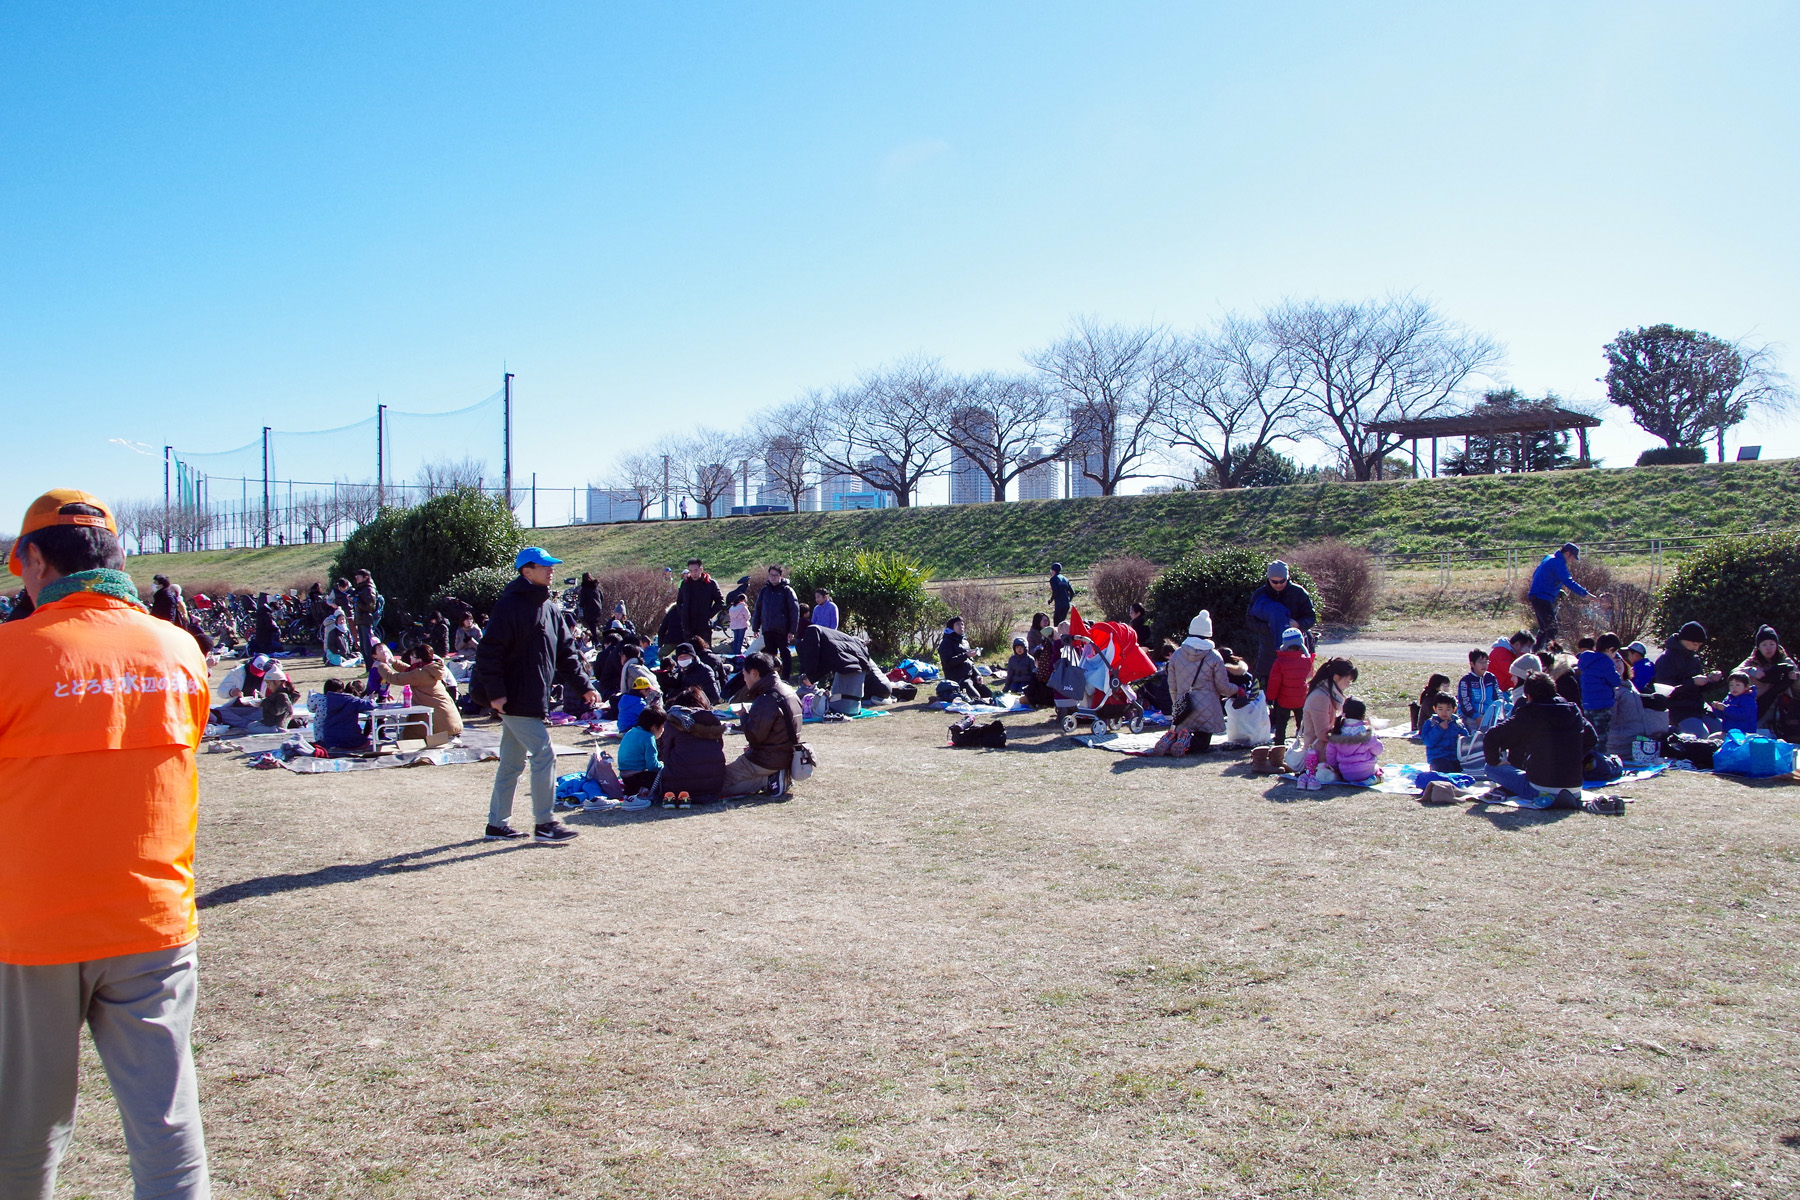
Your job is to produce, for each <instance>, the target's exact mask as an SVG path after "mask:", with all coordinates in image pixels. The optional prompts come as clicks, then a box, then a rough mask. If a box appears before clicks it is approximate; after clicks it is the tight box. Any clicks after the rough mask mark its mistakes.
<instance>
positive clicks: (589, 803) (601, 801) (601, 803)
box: [581, 796, 619, 812]
mask: <svg viewBox="0 0 1800 1200" xmlns="http://www.w3.org/2000/svg"><path fill="white" fill-rule="evenodd" d="M617 807H619V802H618V801H617V800H614V799H612V798H611V797H610V796H589V797H588V798H587V799H585V800H583V801H582V802H581V808H582V811H584V812H597V811H600V810H601V809H607V808H617Z"/></svg>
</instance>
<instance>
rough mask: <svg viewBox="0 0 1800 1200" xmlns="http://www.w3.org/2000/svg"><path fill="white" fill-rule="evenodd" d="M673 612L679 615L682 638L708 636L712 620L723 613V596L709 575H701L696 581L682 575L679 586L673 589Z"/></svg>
mask: <svg viewBox="0 0 1800 1200" xmlns="http://www.w3.org/2000/svg"><path fill="white" fill-rule="evenodd" d="M675 611H676V612H678V613H680V614H681V628H682V630H683V636H684V637H692V636H693V635H694V634H696V633H706V634H709V635H710V633H711V630H712V625H713V618H715V617H717V616H718V615H719V614H720V613H722V612H724V611H725V594H724V593H723V592H721V591H720V590H719V585H718V583H717V582H716V581H714V579H713V577H712V576H711V575H706V574H702V575H701V576H700V578H698V579H689V578H688V577H687V576H686V575H683V576H682V577H681V586H680V587H679V588H676V589H675Z"/></svg>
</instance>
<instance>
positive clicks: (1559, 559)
mask: <svg viewBox="0 0 1800 1200" xmlns="http://www.w3.org/2000/svg"><path fill="white" fill-rule="evenodd" d="M1580 557H1581V547H1580V546H1577V545H1576V544H1575V543H1574V542H1564V543H1563V545H1562V549H1561V550H1558V551H1556V552H1555V553H1554V554H1546V555H1544V560H1543V561H1542V562H1540V563H1539V564H1538V565H1537V570H1535V571H1533V572H1532V573H1531V594H1530V595H1531V611H1532V612H1533V613H1535V614H1536V616H1537V645H1535V646H1533V647H1532V649H1533V650H1542V649H1543V648H1544V646H1545V645H1546V644H1547V643H1548V642H1549V641H1550V640H1551V639H1552V638H1554V637H1555V636H1556V602H1557V601H1558V600H1559V599H1561V598H1562V594H1563V589H1564V588H1567V589H1568V590H1569V591H1570V592H1571V593H1572V594H1573V595H1576V596H1589V595H1592V594H1593V593H1591V592H1589V591H1588V590H1587V589H1586V588H1584V587H1582V586H1581V585H1580V584H1579V583H1576V582H1575V576H1573V575H1571V574H1570V573H1569V567H1570V565H1571V564H1572V563H1574V562H1575V560H1576V559H1578V558H1580ZM1601 594H1602V595H1604V594H1605V593H1601Z"/></svg>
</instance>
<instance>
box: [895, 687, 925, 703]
mask: <svg viewBox="0 0 1800 1200" xmlns="http://www.w3.org/2000/svg"><path fill="white" fill-rule="evenodd" d="M893 690H894V699H896V700H901V701H907V700H917V699H918V698H919V685H918V684H916V683H896V684H894V685H893Z"/></svg>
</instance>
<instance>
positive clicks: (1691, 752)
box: [1663, 733, 1719, 771]
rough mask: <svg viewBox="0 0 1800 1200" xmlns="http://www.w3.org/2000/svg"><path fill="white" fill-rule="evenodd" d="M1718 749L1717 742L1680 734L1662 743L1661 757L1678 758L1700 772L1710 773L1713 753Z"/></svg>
mask: <svg viewBox="0 0 1800 1200" xmlns="http://www.w3.org/2000/svg"><path fill="white" fill-rule="evenodd" d="M1718 748H1719V743H1717V742H1713V741H1708V740H1707V739H1706V738H1697V737H1694V736H1692V735H1690V734H1685V733H1680V734H1676V735H1675V736H1674V737H1672V738H1670V739H1669V740H1668V741H1667V742H1666V743H1664V745H1663V756H1664V757H1665V758H1678V759H1680V760H1681V761H1683V762H1690V763H1693V764H1694V765H1695V766H1696V767H1699V768H1700V769H1701V770H1702V771H1710V770H1712V765H1713V752H1714V751H1716V750H1718Z"/></svg>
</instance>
